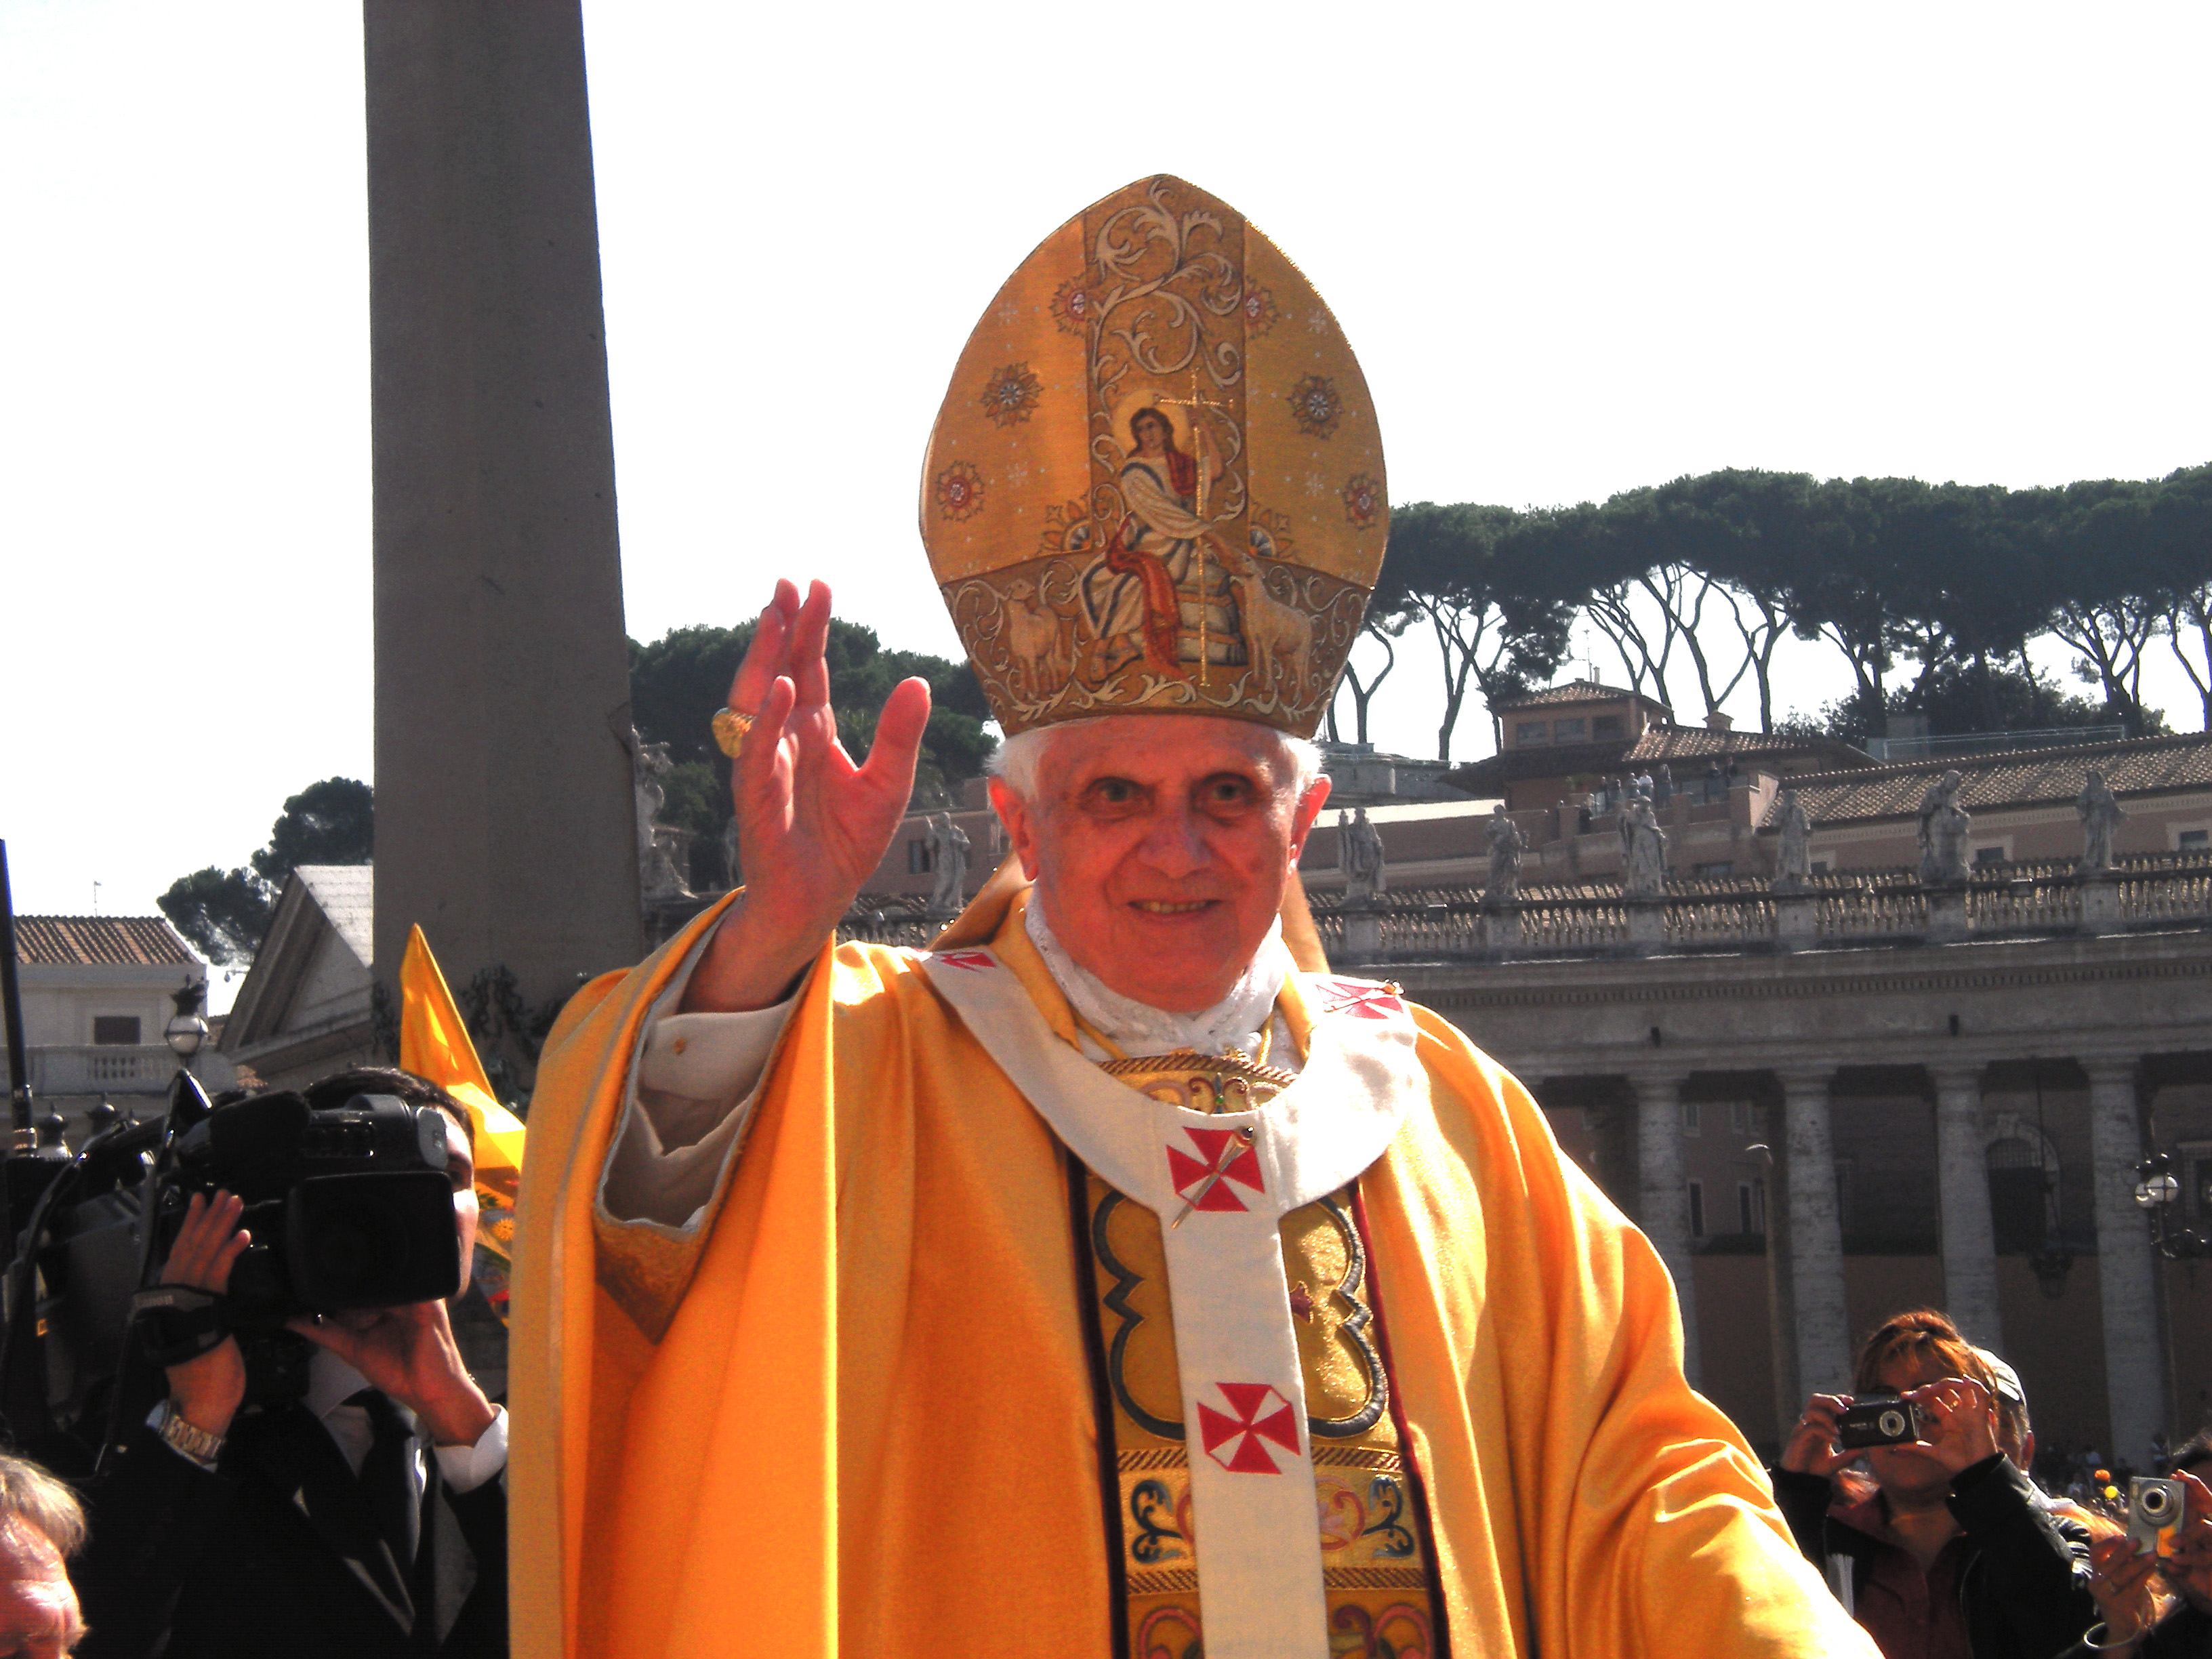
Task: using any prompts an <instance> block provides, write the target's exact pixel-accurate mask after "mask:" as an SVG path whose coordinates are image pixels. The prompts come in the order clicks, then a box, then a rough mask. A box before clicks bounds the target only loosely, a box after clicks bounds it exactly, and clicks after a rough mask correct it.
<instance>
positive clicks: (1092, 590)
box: [921, 175, 1389, 737]
mask: <svg viewBox="0 0 2212 1659" xmlns="http://www.w3.org/2000/svg"><path fill="white" fill-rule="evenodd" d="M1388 535H1389V506H1388V504H1387V497H1386V496H1385V495H1384V494H1383V440H1382V436H1381V435H1380V433H1379V432H1378V431H1377V430H1376V424H1375V409H1374V405H1373V404H1371V403H1370V401H1369V399H1368V396H1367V382H1366V380H1364V378H1363V377H1362V376H1361V374H1360V373H1359V364H1358V362H1357V361H1356V360H1355V359H1354V358H1353V356H1352V348H1351V346H1350V345H1349V344H1348V343H1346V340H1345V337H1344V332H1343V331H1342V330H1341V329H1340V328H1338V327H1337V325H1336V319H1335V318H1334V317H1333V316H1331V315H1330V314H1329V309H1328V307H1327V306H1326V305H1324V304H1322V298H1321V295H1318V294H1316V293H1315V292H1314V290H1313V287H1312V285H1311V284H1310V283H1308V282H1307V281H1306V279H1305V278H1304V276H1301V275H1299V273H1298V270H1297V267H1296V266H1295V265H1293V264H1291V262H1290V261H1289V260H1288V259H1287V258H1284V257H1283V253H1282V251H1281V250H1280V249H1279V248H1278V247H1276V246H1275V245H1274V244H1273V242H1271V241H1269V240H1267V238H1266V237H1265V236H1263V235H1261V234H1260V232H1259V231H1258V230H1256V229H1255V228H1253V227H1252V226H1250V225H1249V224H1247V223H1246V222H1245V221H1244V216H1243V215H1242V214H1240V213H1238V212H1237V210H1236V209H1234V208H1232V207H1231V206H1230V205H1229V204H1227V203H1225V202H1223V201H1220V200H1218V198H1216V197H1212V196H1209V195H1207V194H1206V192H1205V191H1202V190H1200V189H1199V188H1198V187H1197V186H1196V185H1189V184H1186V183H1184V182H1183V181H1182V179H1174V178H1169V177H1166V176H1164V175H1163V176H1161V177H1159V178H1155V179H1143V180H1140V181H1139V182H1138V183H1136V184H1133V185H1129V186H1128V187H1127V189H1125V190H1120V191H1115V193H1114V194H1113V195H1111V196H1109V197H1106V198H1105V199H1104V200H1103V201H1099V202H1095V203H1093V204H1091V206H1090V207H1088V208H1085V210H1083V211H1082V212H1081V213H1079V214H1078V215H1077V216H1075V217H1074V218H1073V219H1070V220H1069V221H1068V222H1066V224H1064V225H1062V226H1061V227H1060V228H1059V229H1058V230H1056V231H1054V233H1053V234H1051V235H1050V236H1048V237H1047V238H1046V239H1045V240H1044V242H1043V243H1042V245H1040V246H1039V247H1038V248H1037V250H1036V252H1034V253H1032V254H1030V257H1029V258H1027V259H1026V260H1024V262H1023V264H1022V267H1021V269H1020V270H1017V271H1016V272H1015V273H1014V274H1013V275H1012V276H1010V277H1008V278H1007V279H1006V286H1005V287H1003V288H1001V289H1000V290H999V295H998V297H997V298H996V299H994V301H991V306H990V309H989V310H987V311H986V312H985V313H983V319H982V320H981V322H979V323H977V324H976V325H975V332H974V333H973V334H971V335H969V338H968V348H967V349H966V350H965V351H963V352H962V353H961V356H960V366H959V368H957V369H956V370H955V371H954V373H953V376H952V385H951V388H950V390H948V391H947V392H945V406H944V408H943V409H942V410H939V413H938V416H937V425H936V427H935V428H934V429H933V431H932V432H931V433H930V438H929V456H928V459H927V462H926V463H925V464H924V465H923V468H922V483H921V536H922V540H923V541H924V542H925V543H926V544H927V546H928V549H929V563H930V568H932V569H933V571H935V573H936V574H937V580H938V585H939V589H940V590H941V591H942V592H943V593H944V595H945V605H946V606H947V607H948V608H949V609H950V610H951V612H952V621H953V625H954V626H955V627H957V628H958V629H959V630H960V639H961V642H962V643H963V645H964V646H965V647H967V650H968V657H969V661H970V662H972V663H973V664H974V665H975V673H976V676H977V678H980V679H981V681H982V683H983V690H984V693H985V695H986V696H988V697H989V698H990V700H991V708H992V711H993V712H994V714H997V716H998V718H999V724H1000V726H1001V727H1002V728H1004V730H1005V731H1006V733H1007V734H1008V735H1009V736H1012V734H1013V733H1015V732H1026V731H1028V730H1030V728H1032V727H1034V726H1048V725H1050V724H1051V723H1052V722H1054V721H1055V720H1080V719H1083V718H1085V717H1086V716H1090V715H1094V714H1122V713H1132V712H1136V711H1139V710H1141V711H1144V712H1146V713H1161V714H1168V713H1180V714H1226V715H1232V716H1235V717H1236V718H1238V719H1241V720H1259V721H1262V722H1264V723H1266V724H1267V725H1269V726H1277V727H1279V728H1280V729H1282V730H1283V731H1285V732H1291V733H1292V734H1294V735H1296V736H1298V737H1308V736H1310V735H1311V734H1312V732H1313V730H1314V727H1315V726H1316V725H1318V724H1319V723H1320V720H1321V716H1322V708H1323V707H1324V706H1325V705H1326V703H1327V702H1328V697H1329V694H1330V693H1331V691H1332V690H1334V688H1335V685H1336V677H1337V673H1338V671H1339V670H1340V669H1341V668H1342V667H1343V665H1344V658H1345V653H1346V652H1348V651H1350V650H1351V648H1352V641H1353V639H1354V638H1355V637H1357V635H1358V632H1359V623H1360V617H1361V616H1362V614H1363V612H1364V610H1365V608H1366V605H1367V595H1368V593H1369V592H1370V590H1372V588H1373V587H1374V586H1375V577H1376V572H1377V571H1378V570H1379V569H1380V568H1382V564H1383V542H1384V540H1385V538H1387V537H1388Z"/></svg>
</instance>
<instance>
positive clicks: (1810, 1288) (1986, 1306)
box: [1626, 1057, 2165, 1468]
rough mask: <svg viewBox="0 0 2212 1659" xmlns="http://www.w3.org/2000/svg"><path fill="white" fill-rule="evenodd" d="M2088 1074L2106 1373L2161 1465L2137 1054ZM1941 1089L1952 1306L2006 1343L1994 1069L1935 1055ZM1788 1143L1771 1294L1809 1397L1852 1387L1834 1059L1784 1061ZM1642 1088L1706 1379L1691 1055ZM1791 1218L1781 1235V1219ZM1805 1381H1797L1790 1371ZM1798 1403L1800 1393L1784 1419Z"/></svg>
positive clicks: (1662, 1231) (1671, 1255) (1646, 1129)
mask: <svg viewBox="0 0 2212 1659" xmlns="http://www.w3.org/2000/svg"><path fill="white" fill-rule="evenodd" d="M2080 1064H2081V1069H2082V1071H2083V1072H2084V1073H2086V1074H2087V1078H2088V1082H2089V1129H2090V1149H2091V1166H2092V1179H2093V1215H2094V1219H2095V1225H2096V1236H2097V1273H2098V1280H2099V1288H2100V1291H2101V1294H2102V1304H2103V1316H2104V1333H2103V1334H2104V1359H2105V1373H2106V1390H2107V1394H2108V1397H2109V1399H2110V1401H2111V1409H2112V1449H2113V1451H2114V1453H2115V1454H2116V1455H2118V1456H2120V1457H2122V1458H2124V1459H2126V1460H2128V1461H2129V1462H2132V1463H2134V1464H2136V1466H2137V1467H2139V1468H2148V1467H2149V1460H2150V1456H2151V1444H2152V1442H2153V1440H2154V1438H2155V1437H2157V1436H2158V1434H2159V1433H2160V1430H2161V1428H2162V1426H2163V1424H2164V1419H2165V1407H2164V1389H2163V1384H2162V1381H2161V1359H2160V1347H2159V1322H2158V1314H2157V1300H2156V1298H2157V1294H2158V1291H2157V1279H2156V1276H2155V1267H2156V1264H2155V1261H2154V1252H2153V1250H2152V1247H2151V1242H2150V1237H2149V1232H2148V1227H2147V1226H2146V1225H2145V1221H2144V1218H2143V1213H2142V1210H2141V1209H2140V1208H2139V1207H2138V1206H2137V1205H2136V1201H2135V1188H2136V1164H2137V1163H2138V1162H2139V1161H2140V1160H2141V1159H2142V1156H2143V1145H2142V1131H2141V1127H2140V1118H2139V1113H2138V1110H2137V1097H2136V1078H2137V1073H2138V1071H2139V1069H2140V1066H2139V1062H2138V1060H2136V1059H2133V1058H2128V1057H2096V1058H2089V1059H2084V1060H2081V1062H2080ZM1925 1070H1926V1073H1927V1077H1928V1080H1929V1085H1931V1088H1930V1092H1931V1093H1932V1094H1933V1096H1934V1098H1935V1103H1936V1193H1937V1205H1938V1218H1939V1225H1940V1236H1941V1255H1942V1267H1943V1287H1944V1305H1945V1307H1946V1310H1948V1312H1949V1313H1950V1314H1951V1316H1952V1317H1953V1318H1954V1320H1956V1321H1957V1322H1958V1324H1959V1326H1960V1328H1961V1329H1963V1330H1965V1331H1966V1332H1967V1333H1968V1334H1970V1335H1972V1337H1973V1338H1974V1340H1977V1341H1978V1342H1981V1343H1983V1344H1984V1345H1985V1346H1990V1347H1992V1348H1996V1349H1998V1350H2000V1351H2002V1347H2003V1345H2004V1335H2003V1318H2002V1310H2000V1308H1999V1305H1998V1297H1997V1263H1996V1235H1995V1229H1994V1225H1993V1220H1992V1217H1991V1213H1990V1187H1989V1176H1988V1160H1987V1153H1986V1147H1987V1145H1988V1134H1987V1132H1986V1130H1985V1128H1984V1121H1983V1115H1982V1084H1983V1071H1984V1068H1983V1067H1982V1066H1970V1065H1944V1064H1936V1065H1930V1066H1927V1067H1926V1068H1925ZM1770 1075H1771V1076H1772V1077H1773V1079H1774V1080H1775V1083H1776V1084H1777V1085H1779V1089H1778V1092H1779V1093H1780V1095H1781V1097H1782V1122H1781V1124H1780V1125H1779V1126H1777V1128H1776V1130H1774V1131H1771V1133H1773V1134H1774V1136H1775V1138H1776V1139H1779V1140H1780V1141H1781V1142H1782V1146H1781V1147H1780V1148H1779V1149H1778V1150H1779V1154H1780V1155H1779V1157H1778V1158H1777V1159H1776V1162H1777V1163H1778V1165H1779V1166H1780V1170H1782V1171H1783V1172H1784V1179H1783V1180H1782V1181H1781V1182H1769V1198H1768V1203H1769V1209H1768V1213H1767V1218H1766V1226H1767V1228H1768V1229H1769V1233H1770V1237H1771V1238H1772V1239H1773V1243H1774V1246H1775V1247H1776V1248H1775V1255H1776V1258H1777V1261H1778V1269H1779V1273H1780V1276H1781V1282H1780V1283H1778V1285H1775V1286H1774V1287H1773V1289H1774V1294H1773V1295H1772V1296H1771V1303H1770V1305H1771V1309H1772V1310H1773V1311H1774V1313H1775V1314H1776V1316H1777V1317H1778V1318H1779V1319H1784V1320H1787V1322H1789V1324H1790V1327H1791V1329H1790V1336H1789V1341H1788V1345H1787V1346H1786V1347H1784V1346H1782V1345H1778V1354H1777V1358H1778V1368H1777V1369H1778V1371H1782V1370H1794V1371H1795V1376H1794V1377H1784V1378H1782V1379H1779V1380H1778V1389H1779V1390H1780V1392H1781V1393H1783V1394H1785V1395H1794V1396H1795V1398H1796V1400H1797V1401H1800V1402H1802V1399H1803V1398H1804V1396H1805V1395H1810V1394H1813V1393H1814V1392H1844V1391H1848V1389H1849V1388H1850V1362H1851V1343H1852V1331H1851V1328H1850V1317H1849V1314H1848V1311H1847V1309H1846V1304H1845V1299H1844V1242H1843V1221H1842V1216H1841V1214H1840V1213H1839V1210H1838V1198H1837V1179H1836V1152H1835V1139H1834V1134H1833V1129H1832V1106H1831V1102H1830V1095H1831V1090H1832V1083H1833V1080H1834V1072H1833V1070H1832V1068H1826V1067H1812V1066H1807V1067H1791V1068H1777V1069H1775V1070H1774V1071H1772V1072H1771V1073H1770ZM1626 1081H1627V1083H1628V1085H1629V1087H1630V1089H1631V1091H1632V1094H1633V1096H1634V1098H1635V1105H1636V1143H1637V1149H1638V1181H1637V1186H1638V1210H1639V1220H1640V1224H1641V1225H1642V1227H1643V1230H1644V1234H1645V1236H1646V1237H1649V1238H1650V1241H1651V1243H1652V1245H1653V1247H1654V1248H1655V1249H1656V1250H1657V1252H1658V1254H1659V1256H1660V1258H1661V1259H1662V1261H1664V1262H1665V1263H1666V1264H1667V1267H1668V1271H1669V1272H1670V1273H1672V1274H1673V1275H1674V1285H1675V1289H1676V1292H1677V1294H1678V1296H1679V1297H1680V1301H1681V1304H1682V1320H1683V1335H1684V1343H1685V1350H1686V1352H1685V1368H1686V1370H1687V1371H1688V1373H1689V1376H1690V1379H1691V1381H1692V1383H1697V1382H1699V1378H1700V1374H1701V1370H1702V1358H1703V1357H1702V1356H1701V1354H1700V1352H1699V1340H1698V1319H1697V1286H1696V1283H1695V1280H1694V1279H1693V1277H1692V1272H1691V1263H1692V1254H1693V1243H1692V1236H1691V1219H1690V1205H1689V1188H1688V1182H1687V1179H1686V1176H1685V1169H1684V1158H1683V1149H1682V1133H1683V1129H1682V1124H1683V1103H1684V1101H1685V1099H1686V1098H1694V1097H1692V1096H1689V1095H1688V1094H1687V1093H1686V1091H1688V1089H1689V1086H1690V1085H1691V1081H1692V1074H1691V1073H1689V1072H1687V1071H1686V1070H1684V1069H1683V1068H1682V1067H1681V1066H1680V1065H1679V1064H1678V1065H1676V1066H1652V1067H1650V1068H1647V1069H1644V1070H1641V1071H1638V1072H1636V1073H1631V1074H1629V1075H1628V1077H1627V1079H1626ZM1777 1228H1781V1229H1783V1230H1784V1231H1783V1232H1782V1234H1781V1236H1780V1237H1774V1232H1773V1230H1775V1229H1777ZM1793 1384H1794V1388H1793V1387H1792V1385H1793ZM1797 1409H1798V1407H1797V1405H1795V1404H1792V1405H1790V1406H1789V1407H1787V1414H1785V1415H1784V1418H1783V1419H1782V1420H1784V1421H1787V1420H1788V1417H1789V1415H1794V1413H1796V1410H1797Z"/></svg>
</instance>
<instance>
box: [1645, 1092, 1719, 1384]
mask: <svg viewBox="0 0 2212 1659" xmlns="http://www.w3.org/2000/svg"><path fill="white" fill-rule="evenodd" d="M1687 1081H1688V1079H1687V1078H1686V1077H1685V1076H1684V1075H1682V1074H1680V1073H1666V1074H1663V1075H1658V1076H1653V1075H1650V1074H1645V1075H1643V1076H1638V1077H1632V1078H1630V1079H1628V1086H1629V1087H1630V1088H1631V1089H1632V1090H1633V1091H1635V1095H1636V1170H1637V1173H1636V1196H1637V1216H1638V1221H1639V1223H1640V1224H1641V1225H1642V1226H1643V1229H1644V1237H1646V1238H1648V1239H1650V1241H1651V1247H1652V1249H1656V1250H1657V1251H1658V1252H1659V1259H1660V1260H1661V1261H1663V1262H1665V1263H1666V1264H1667V1271H1668V1273H1671V1274H1672V1275H1673V1276H1674V1299H1675V1300H1676V1301H1677V1302H1679V1303H1680V1304H1681V1307H1682V1370H1683V1374H1684V1375H1685V1376H1687V1377H1688V1378H1689V1379H1690V1382H1691V1384H1692V1386H1693V1387H1694V1386H1696V1385H1697V1383H1699V1376H1700V1373H1701V1371H1702V1369H1703V1368H1702V1365H1701V1364H1700V1361H1699V1353H1698V1280H1697V1271H1696V1263H1695V1261H1694V1259H1693V1255H1692V1249H1691V1238H1690V1188H1689V1183H1688V1182H1687V1181H1686V1179H1685V1177H1684V1176H1683V1174H1682V1085H1683V1084H1685V1083H1686V1082H1687Z"/></svg>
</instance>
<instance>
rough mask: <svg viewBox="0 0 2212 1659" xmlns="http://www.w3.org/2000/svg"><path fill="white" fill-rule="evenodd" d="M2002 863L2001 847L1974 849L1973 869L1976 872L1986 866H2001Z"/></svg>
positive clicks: (2002, 849) (2003, 856)
mask: <svg viewBox="0 0 2212 1659" xmlns="http://www.w3.org/2000/svg"><path fill="white" fill-rule="evenodd" d="M2004 861H2005V849H2004V848H2002V847H1977V848H1974V867H1975V868H1976V869H1981V868H1983V867H1984V866H1988V865H1992V864H2002V863H2003V862H2004Z"/></svg>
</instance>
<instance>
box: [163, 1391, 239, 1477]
mask: <svg viewBox="0 0 2212 1659" xmlns="http://www.w3.org/2000/svg"><path fill="white" fill-rule="evenodd" d="M154 1432H155V1434H158V1435H160V1436H161V1439H162V1441H163V1443H165V1444H167V1446H168V1448H169V1449H170V1450H172V1451H173V1452H175V1453H176V1454H177V1455H179V1456H180V1457H185V1458H189V1459H190V1460H191V1462H195V1463H197V1464H198V1465H199V1466H200V1467H201V1468H204V1469H212V1468H215V1461H216V1457H217V1456H218V1455H220V1454H221V1453H222V1436H221V1435H219V1434H210V1433H209V1432H208V1431H206V1430H205V1429H202V1428H196V1427H194V1426H193V1425H191V1424H190V1423H187V1422H185V1419H183V1418H182V1417H180V1416H179V1415H178V1413H177V1402H176V1401H173V1400H164V1401H162V1402H161V1412H160V1414H159V1416H158V1417H157V1419H156V1420H155V1424H154Z"/></svg>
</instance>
